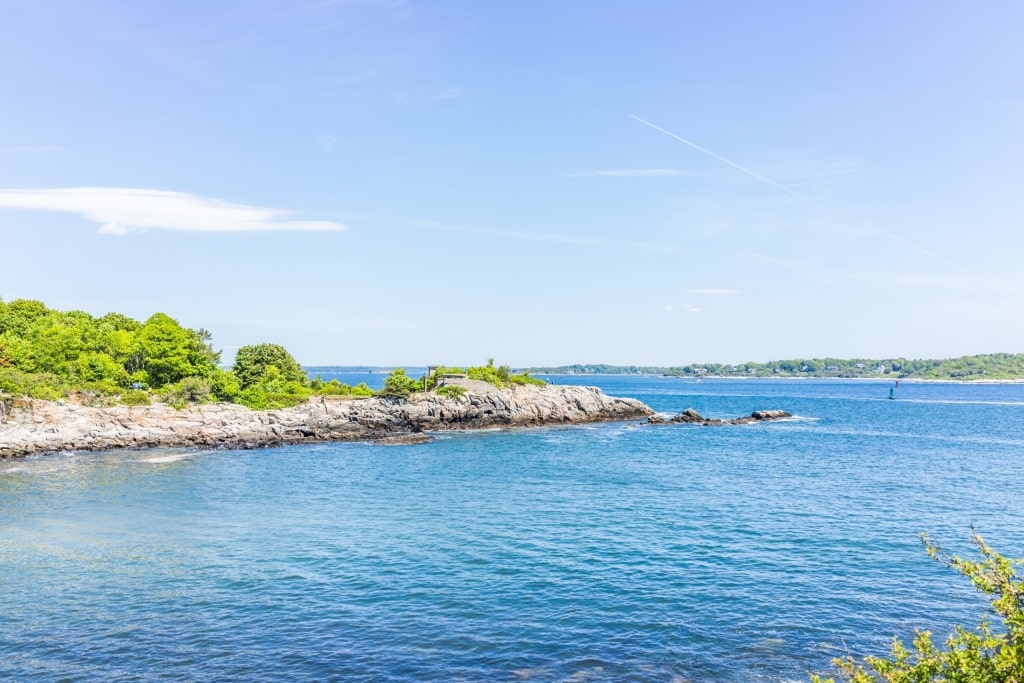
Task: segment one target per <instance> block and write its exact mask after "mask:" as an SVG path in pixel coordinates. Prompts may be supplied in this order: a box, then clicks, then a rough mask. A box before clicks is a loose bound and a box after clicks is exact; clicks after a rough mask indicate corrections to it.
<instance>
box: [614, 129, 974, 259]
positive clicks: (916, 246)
mask: <svg viewBox="0 0 1024 683" xmlns="http://www.w3.org/2000/svg"><path fill="white" fill-rule="evenodd" d="M629 118H631V119H633V120H634V121H639V122H640V123H642V124H644V125H645V126H649V127H650V128H653V129H654V130H656V131H658V132H659V133H664V134H665V135H667V136H669V137H670V138H672V139H673V140H678V141H679V142H682V143H683V144H685V145H689V146H690V147H693V148H694V149H696V150H697V151H700V152H704V154H707V155H708V156H710V157H713V158H715V159H718V160H719V161H721V162H722V163H726V164H729V165H730V166H732V167H733V168H735V169H738V170H740V171H743V172H744V173H746V174H747V175H749V176H753V177H755V178H757V179H758V180H760V181H762V182H765V183H768V184H769V185H771V186H772V187H774V188H775V189H777V190H782V191H783V192H785V193H786V194H789V195H792V196H794V197H796V198H797V199H803V200H804V201H809V200H808V199H807V197H805V196H803V195H802V194H800V193H799V192H796V191H795V190H791V189H789V188H788V187H786V186H785V185H780V184H778V183H777V182H775V181H774V180H772V179H771V178H765V177H764V176H763V175H761V174H760V173H757V172H755V171H751V170H750V169H749V168H747V167H745V166H740V165H739V164H737V163H736V162H735V161H731V160H729V159H726V158H725V157H723V156H722V155H721V154H715V153H714V152H712V151H711V150H710V149H705V148H703V147H701V146H700V145H698V144H697V143H695V142H690V141H689V140H687V139H686V138H684V137H681V136H679V135H676V134H675V133H673V132H672V131H670V130H665V129H664V128H662V127H661V126H656V125H654V124H653V123H651V122H650V121H647V120H645V119H642V118H640V117H639V116H637V115H636V114H630V115H629ZM879 232H880V233H881V234H882V235H883V236H885V237H887V238H889V239H891V240H892V241H893V242H897V243H899V244H902V245H903V246H906V247H910V248H911V249H914V250H915V251H918V252H920V253H922V254H925V255H926V256H930V257H931V258H933V259H935V260H936V261H939V262H940V263H943V264H945V265H947V266H949V267H950V268H953V269H955V270H959V271H960V272H967V270H966V269H965V268H964V267H963V266H961V265H960V264H958V263H955V262H953V261H950V260H949V259H947V258H944V257H943V256H940V255H939V254H936V253H935V252H934V251H931V250H930V249H927V248H925V247H922V246H921V245H920V244H915V243H914V242H911V241H910V240H908V239H906V238H905V237H900V236H899V235H897V234H895V233H892V232H889V231H888V230H879Z"/></svg>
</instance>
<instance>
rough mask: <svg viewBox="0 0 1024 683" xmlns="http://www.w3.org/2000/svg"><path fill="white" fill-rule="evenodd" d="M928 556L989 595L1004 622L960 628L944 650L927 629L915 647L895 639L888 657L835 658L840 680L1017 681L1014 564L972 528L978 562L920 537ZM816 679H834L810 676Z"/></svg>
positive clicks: (1022, 611) (1020, 651) (1020, 591)
mask: <svg viewBox="0 0 1024 683" xmlns="http://www.w3.org/2000/svg"><path fill="white" fill-rule="evenodd" d="M921 540H922V542H923V543H924V546H925V551H926V552H927V553H928V555H929V556H930V557H931V558H932V559H935V560H938V561H939V562H942V563H943V564H945V565H946V566H947V567H950V568H952V569H955V570H956V571H957V572H959V573H960V574H961V575H962V576H966V577H967V578H969V579H970V580H971V583H973V584H974V587H975V589H977V590H979V591H981V592H982V593H985V594H986V595H989V596H993V597H992V600H991V605H992V611H993V612H995V614H996V615H998V616H999V618H1000V619H1001V620H1002V622H1003V623H1002V628H1001V629H1000V631H1001V632H993V631H992V628H991V626H990V625H989V622H988V620H987V619H985V618H982V620H981V623H980V624H979V625H978V628H977V629H975V630H973V631H971V630H967V629H965V628H963V627H961V626H957V627H956V630H955V631H954V632H953V633H952V635H950V636H949V638H947V639H946V649H945V650H940V649H939V648H938V647H936V646H935V644H934V643H933V642H932V637H931V633H929V632H928V631H918V632H917V636H916V637H915V638H914V643H913V650H910V649H908V648H907V647H906V646H905V645H904V644H903V643H902V642H900V640H899V639H897V638H894V639H893V642H892V648H891V653H890V657H888V658H886V657H867V658H866V659H865V660H864V663H863V664H858V663H857V662H855V661H854V660H853V658H852V657H846V658H842V659H835V660H833V664H835V665H836V666H837V667H838V668H839V670H840V676H841V678H842V679H844V680H847V681H851V682H852V683H882V682H886V683H929V682H931V681H934V682H935V683H940V682H947V681H948V682H950V683H952V682H954V681H955V682H958V683H1020V682H1021V681H1024V579H1022V577H1020V576H1017V573H1016V570H1015V569H1014V566H1015V565H1018V566H1019V565H1021V564H1022V561H1021V560H1010V559H1008V558H1006V557H1003V556H1002V555H999V554H998V553H996V552H995V551H993V550H992V549H991V548H990V547H989V546H988V545H986V544H985V541H984V540H983V539H982V538H981V536H979V535H978V533H977V532H976V531H974V530H973V529H972V530H971V541H972V542H973V543H974V544H975V545H976V546H978V552H979V553H980V554H981V560H980V561H975V560H964V559H961V558H960V557H957V556H956V555H952V556H950V555H948V554H946V552H945V551H944V550H943V549H942V547H941V546H938V545H935V544H933V543H931V542H930V541H929V540H928V536H927V535H925V534H922V535H921ZM811 680H812V681H813V682H814V683H831V682H832V679H831V678H830V679H823V678H821V677H820V676H815V675H812V676H811Z"/></svg>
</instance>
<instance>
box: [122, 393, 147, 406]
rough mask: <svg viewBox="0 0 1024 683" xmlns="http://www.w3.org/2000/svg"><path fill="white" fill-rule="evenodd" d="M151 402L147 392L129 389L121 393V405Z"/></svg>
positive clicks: (143, 404)
mask: <svg viewBox="0 0 1024 683" xmlns="http://www.w3.org/2000/svg"><path fill="white" fill-rule="evenodd" d="M151 403H152V401H150V400H149V394H147V393H146V392H145V391H138V390H136V389H130V390H128V391H126V392H124V393H123V394H121V405H125V406H148V405H150V404H151Z"/></svg>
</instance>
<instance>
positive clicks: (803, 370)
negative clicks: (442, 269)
mask: <svg viewBox="0 0 1024 683" xmlns="http://www.w3.org/2000/svg"><path fill="white" fill-rule="evenodd" d="M532 372H535V373H540V374H577V375H589V374H608V375H618V374H653V375H670V376H678V377H887V378H895V379H904V378H907V379H913V378H917V379H939V380H979V379H1024V354H1021V353H1018V354H1012V353H992V354H987V355H980V356H962V357H960V358H947V359H943V360H908V359H906V358H886V359H882V360H878V359H868V358H847V359H841V358H794V359H790V360H778V361H768V362H767V363H755V362H748V363H739V364H728V363H699V364H692V365H682V366H671V367H662V366H637V365H563V366H559V367H547V368H533V369H532Z"/></svg>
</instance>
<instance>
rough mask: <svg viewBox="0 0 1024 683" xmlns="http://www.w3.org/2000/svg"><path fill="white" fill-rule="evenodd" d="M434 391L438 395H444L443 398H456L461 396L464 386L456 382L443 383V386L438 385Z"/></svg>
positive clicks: (464, 391)
mask: <svg viewBox="0 0 1024 683" xmlns="http://www.w3.org/2000/svg"><path fill="white" fill-rule="evenodd" d="M436 391H437V393H438V395H440V396H444V397H445V398H452V399H457V398H462V396H463V395H464V394H465V393H466V388H465V387H460V386H458V385H456V384H445V385H444V386H443V387H438V388H437V389H436Z"/></svg>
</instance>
